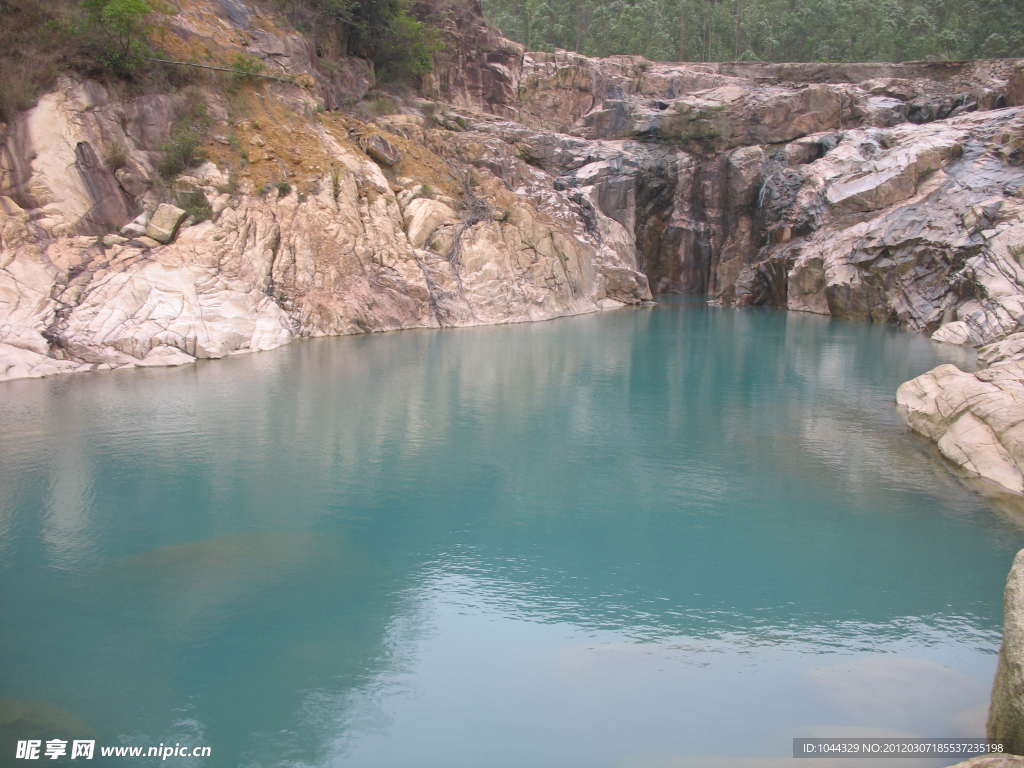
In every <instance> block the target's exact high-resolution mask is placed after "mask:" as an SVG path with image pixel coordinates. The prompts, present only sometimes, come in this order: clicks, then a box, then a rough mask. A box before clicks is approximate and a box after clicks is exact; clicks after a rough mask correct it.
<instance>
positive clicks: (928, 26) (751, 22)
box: [484, 0, 1024, 62]
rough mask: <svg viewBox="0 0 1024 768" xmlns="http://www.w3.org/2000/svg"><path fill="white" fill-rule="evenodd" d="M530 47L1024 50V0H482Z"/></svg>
mask: <svg viewBox="0 0 1024 768" xmlns="http://www.w3.org/2000/svg"><path fill="white" fill-rule="evenodd" d="M484 9H485V12H486V14H487V16H488V18H489V20H490V21H491V22H492V23H494V24H495V25H496V26H498V27H499V28H500V29H501V31H502V33H503V34H505V35H506V36H507V37H511V38H512V39H513V40H516V41H518V42H520V43H522V44H524V45H525V46H526V47H527V49H528V50H554V49H555V48H564V49H566V50H572V51H579V52H580V53H584V54H586V55H588V56H610V55H614V54H638V55H641V56H645V57H647V58H648V59H652V60H654V61H735V60H742V61H894V62H896V61H916V60H925V59H947V60H955V59H972V58H1001V57H1018V56H1024V0H910V1H909V2H908V1H907V0H484Z"/></svg>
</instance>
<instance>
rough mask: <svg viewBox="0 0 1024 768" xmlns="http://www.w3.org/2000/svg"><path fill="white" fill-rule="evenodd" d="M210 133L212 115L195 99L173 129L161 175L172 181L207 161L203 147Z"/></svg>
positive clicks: (165, 148) (165, 147)
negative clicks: (180, 174)
mask: <svg viewBox="0 0 1024 768" xmlns="http://www.w3.org/2000/svg"><path fill="white" fill-rule="evenodd" d="M209 131H210V115H209V113H208V112H207V111H206V105H205V104H204V103H203V102H202V101H201V100H200V99H199V98H198V97H196V98H193V100H192V102H191V103H190V104H189V108H188V111H187V112H186V113H185V114H184V115H182V117H181V118H180V119H179V120H178V121H177V122H176V123H175V124H174V127H173V128H172V129H171V141H170V143H169V144H167V145H165V146H164V159H163V162H162V163H160V168H159V171H160V175H161V176H163V177H164V178H165V179H171V178H174V177H175V176H177V175H178V174H179V173H182V172H184V171H187V170H188V169H189V168H194V167H195V166H197V165H199V164H200V163H202V162H203V161H204V160H206V158H207V153H206V150H204V149H203V148H202V146H203V144H205V143H206V137H207V134H208V133H209Z"/></svg>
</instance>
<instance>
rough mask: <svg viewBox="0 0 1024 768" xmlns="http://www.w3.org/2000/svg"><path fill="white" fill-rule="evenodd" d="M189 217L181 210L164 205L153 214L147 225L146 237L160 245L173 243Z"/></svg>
mask: <svg viewBox="0 0 1024 768" xmlns="http://www.w3.org/2000/svg"><path fill="white" fill-rule="evenodd" d="M187 215H188V214H187V213H186V212H185V211H183V210H182V209H181V208H178V207H177V206H174V205H170V204H168V203H164V204H163V205H161V206H160V207H159V208H157V209H156V211H154V212H153V217H152V218H151V219H150V220H149V223H148V224H147V225H146V237H151V238H152V239H154V240H156V241H157V242H159V243H169V242H171V240H173V239H174V236H175V235H176V234H177V233H178V227H180V226H181V223H182V222H183V221H185V217H186V216H187Z"/></svg>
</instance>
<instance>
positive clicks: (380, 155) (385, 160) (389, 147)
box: [362, 134, 402, 168]
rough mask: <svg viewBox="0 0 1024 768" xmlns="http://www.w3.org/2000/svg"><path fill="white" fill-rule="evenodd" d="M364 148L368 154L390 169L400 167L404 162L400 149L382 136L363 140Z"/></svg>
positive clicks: (375, 135)
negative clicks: (402, 161) (399, 164)
mask: <svg viewBox="0 0 1024 768" xmlns="http://www.w3.org/2000/svg"><path fill="white" fill-rule="evenodd" d="M362 146H363V150H364V151H365V152H366V154H368V155H369V156H370V157H372V158H373V159H374V160H376V161H377V162H378V163H380V164H381V165H383V166H386V167H388V168H391V167H392V166H395V165H398V163H399V162H401V160H402V153H401V152H399V151H398V147H396V146H395V145H394V144H392V143H391V142H390V141H388V140H387V139H385V138H384V137H383V136H381V135H380V134H374V135H373V136H368V137H367V138H365V139H364V140H363V144H362Z"/></svg>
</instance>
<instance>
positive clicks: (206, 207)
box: [177, 187, 213, 224]
mask: <svg viewBox="0 0 1024 768" xmlns="http://www.w3.org/2000/svg"><path fill="white" fill-rule="evenodd" d="M177 204H178V207H179V208H181V209H182V210H184V211H185V213H187V214H188V215H189V216H191V217H192V219H194V220H195V223H196V224H198V223H199V222H200V221H206V220H207V219H209V218H210V217H212V216H213V210H212V209H211V208H210V201H209V200H207V199H206V195H205V194H203V190H201V189H198V188H195V187H193V188H189V189H183V190H180V191H179V192H178V201H177Z"/></svg>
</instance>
